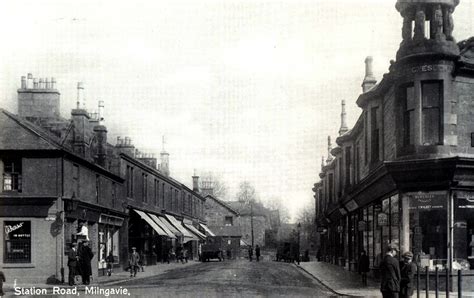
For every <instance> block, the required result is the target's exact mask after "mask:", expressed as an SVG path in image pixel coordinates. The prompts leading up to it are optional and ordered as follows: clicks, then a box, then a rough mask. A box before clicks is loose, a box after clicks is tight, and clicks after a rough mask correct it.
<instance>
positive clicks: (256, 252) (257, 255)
mask: <svg viewBox="0 0 474 298" xmlns="http://www.w3.org/2000/svg"><path fill="white" fill-rule="evenodd" d="M255 256H256V257H257V262H258V261H260V246H258V244H257V246H256V247H255Z"/></svg>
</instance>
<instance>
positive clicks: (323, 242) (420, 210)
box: [313, 0, 474, 275]
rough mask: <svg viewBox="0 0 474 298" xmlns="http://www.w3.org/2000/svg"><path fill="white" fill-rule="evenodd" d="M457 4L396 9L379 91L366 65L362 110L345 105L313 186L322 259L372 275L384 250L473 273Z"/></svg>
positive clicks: (471, 186)
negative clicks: (397, 39) (390, 57)
mask: <svg viewBox="0 0 474 298" xmlns="http://www.w3.org/2000/svg"><path fill="white" fill-rule="evenodd" d="M458 2H459V1H458V0H400V1H398V2H397V3H396V9H397V10H398V11H399V12H400V15H401V16H402V23H403V25H402V41H401V43H400V47H399V49H398V52H397V55H396V61H391V65H390V68H389V72H388V73H387V74H385V75H384V76H383V78H382V79H381V80H380V81H379V82H378V83H377V82H376V80H375V78H374V76H373V74H372V65H371V63H372V59H371V58H370V57H369V58H368V59H366V61H365V63H366V69H365V72H366V73H365V78H364V80H363V83H362V91H363V93H362V94H361V95H360V96H359V97H358V98H357V101H356V103H357V105H358V106H359V107H360V108H361V109H362V113H361V115H360V116H359V118H358V120H357V122H356V124H355V125H354V127H352V129H349V128H348V127H347V126H346V122H345V111H344V104H345V103H343V105H342V108H343V111H342V113H341V127H340V130H339V136H338V137H337V138H336V144H335V146H334V148H333V147H332V146H331V145H332V144H331V141H330V139H329V140H328V152H327V156H328V157H327V159H324V158H323V160H322V164H321V172H320V174H319V178H320V179H318V180H319V181H318V182H317V183H315V184H314V188H313V191H314V197H315V203H316V210H315V212H316V225H317V230H318V232H319V235H320V247H319V249H320V253H321V256H322V258H323V259H324V260H325V261H327V262H331V263H333V264H337V265H340V266H344V267H345V268H346V269H348V270H354V271H356V270H357V259H358V256H359V255H360V253H361V252H362V251H363V250H364V251H366V252H367V254H368V256H369V259H370V267H371V269H372V270H371V272H373V274H375V275H377V273H378V267H379V263H380V261H381V260H382V258H383V256H384V255H385V248H386V246H387V244H389V243H395V244H397V245H399V247H400V251H401V252H402V253H403V252H405V251H411V252H413V254H414V261H415V262H417V264H418V265H419V266H420V268H426V266H427V267H428V268H429V270H430V271H434V270H435V269H436V268H438V269H439V270H442V269H446V268H448V269H449V270H457V269H459V268H461V269H463V270H468V269H469V268H470V269H474V167H473V165H474V118H473V117H472V116H473V113H474V38H470V39H468V40H465V41H461V42H456V41H455V40H454V39H453V36H452V32H453V28H454V24H453V17H452V14H453V12H454V10H455V8H456V6H457V5H458Z"/></svg>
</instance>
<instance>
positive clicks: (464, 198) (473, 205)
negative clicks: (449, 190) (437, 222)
mask: <svg viewBox="0 0 474 298" xmlns="http://www.w3.org/2000/svg"><path fill="white" fill-rule="evenodd" d="M455 196H456V206H457V207H458V208H459V209H474V193H471V192H467V191H457V192H456V193H455Z"/></svg>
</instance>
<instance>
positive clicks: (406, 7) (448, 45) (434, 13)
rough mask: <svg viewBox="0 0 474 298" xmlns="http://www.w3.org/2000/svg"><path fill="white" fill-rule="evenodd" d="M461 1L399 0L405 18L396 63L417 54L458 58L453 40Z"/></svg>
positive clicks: (400, 10) (398, 8)
mask: <svg viewBox="0 0 474 298" xmlns="http://www.w3.org/2000/svg"><path fill="white" fill-rule="evenodd" d="M458 4H459V0H398V1H397V4H396V6H395V7H396V9H397V10H398V11H399V12H400V14H401V16H402V17H403V27H402V39H403V40H402V43H401V44H400V49H399V50H398V52H397V60H399V59H402V58H404V57H408V56H412V55H418V54H427V53H432V54H444V55H459V48H458V46H457V45H456V42H455V40H454V38H453V35H452V34H453V28H454V23H453V17H452V14H453V12H454V8H455V7H456V6H457V5H458Z"/></svg>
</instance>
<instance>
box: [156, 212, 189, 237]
mask: <svg viewBox="0 0 474 298" xmlns="http://www.w3.org/2000/svg"><path fill="white" fill-rule="evenodd" d="M157 217H158V218H159V219H160V220H161V222H162V223H163V224H164V225H166V226H167V227H168V229H169V230H170V231H171V232H173V234H175V235H176V237H183V233H181V232H180V231H179V230H178V229H177V228H175V227H174V226H173V225H172V224H171V223H170V222H169V221H168V220H167V219H166V218H164V217H163V216H157Z"/></svg>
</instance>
